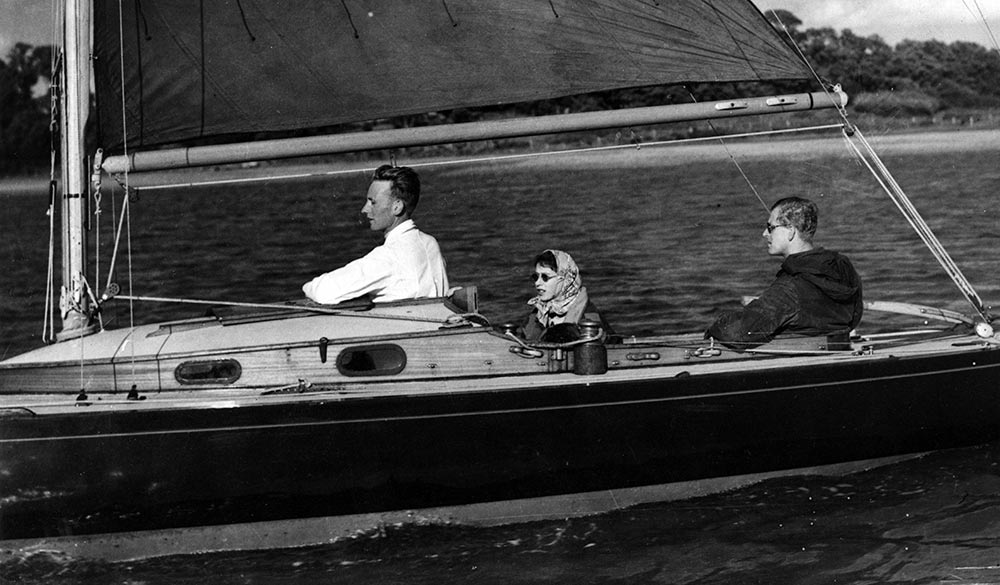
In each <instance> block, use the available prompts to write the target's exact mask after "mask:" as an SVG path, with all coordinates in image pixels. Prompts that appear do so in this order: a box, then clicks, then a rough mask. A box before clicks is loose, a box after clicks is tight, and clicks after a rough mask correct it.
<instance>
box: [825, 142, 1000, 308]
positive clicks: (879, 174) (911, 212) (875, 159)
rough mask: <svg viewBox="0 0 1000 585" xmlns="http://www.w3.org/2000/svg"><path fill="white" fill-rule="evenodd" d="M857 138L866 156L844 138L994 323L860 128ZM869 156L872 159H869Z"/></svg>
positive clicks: (972, 301)
mask: <svg viewBox="0 0 1000 585" xmlns="http://www.w3.org/2000/svg"><path fill="white" fill-rule="evenodd" d="M854 135H855V137H856V138H857V139H858V142H860V143H861V145H862V146H863V147H864V151H865V152H864V153H862V152H861V150H860V149H859V148H858V146H857V144H855V141H853V140H851V139H850V136H849V135H848V133H847V132H846V131H845V132H844V136H845V137H846V138H847V139H848V140H847V143H848V144H849V145H850V146H851V148H852V149H854V152H855V154H856V155H857V157H858V160H860V161H861V162H862V163H863V164H864V165H865V166H866V167H868V170H869V171H870V172H871V174H872V176H873V177H875V180H876V181H877V182H878V184H879V185H880V186H881V187H882V190H884V191H885V192H886V194H887V195H889V198H890V199H891V200H892V202H893V203H894V204H895V205H896V207H897V208H898V209H899V211H900V212H901V213H902V214H903V217H904V218H906V221H907V222H908V223H909V224H910V226H911V227H912V228H913V229H914V231H916V232H917V235H918V236H919V237H920V239H921V240H922V241H923V242H924V245H926V246H927V248H928V249H929V250H930V251H931V254H933V255H934V258H935V259H937V261H938V263H939V264H941V267H942V268H944V271H945V273H946V274H948V276H949V277H950V278H951V280H952V281H953V282H954V283H955V285H956V286H958V289H959V291H960V292H961V293H962V295H963V296H964V297H965V298H966V300H968V301H969V303H970V304H971V305H972V307H973V308H974V309H975V310H976V312H977V313H979V315H980V316H981V317H982V318H983V320H984V321H986V322H987V323H988V322H990V321H992V317H991V316H990V314H989V312H988V310H987V308H986V307H985V305H984V304H983V301H982V299H981V298H980V297H979V295H978V294H977V293H976V291H975V289H974V288H973V287H972V284H971V283H969V281H968V279H967V278H965V275H964V274H962V271H961V270H960V269H959V267H958V265H957V264H955V261H954V260H952V258H951V256H950V255H949V254H948V251H947V250H945V249H944V246H943V245H942V244H941V242H940V241H939V240H938V239H937V236H935V235H934V232H932V231H931V228H930V226H929V225H927V222H926V221H924V218H923V217H921V215H920V213H919V212H918V211H917V209H916V207H914V206H913V203H912V202H911V201H910V199H909V197H907V196H906V193H905V192H903V189H902V187H900V186H899V183H897V182H896V180H895V179H894V178H893V176H892V174H891V173H890V172H889V169H888V168H887V167H886V166H885V163H883V162H882V160H881V159H880V158H879V156H878V154H877V153H876V152H875V149H874V148H872V146H871V144H870V143H869V142H868V140H867V139H866V138H865V137H864V135H863V134H862V133H861V131H860V130H858V129H857V128H855V129H854ZM865 154H867V155H868V156H867V157H866V156H865ZM869 158H870V160H869Z"/></svg>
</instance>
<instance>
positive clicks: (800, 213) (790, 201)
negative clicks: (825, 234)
mask: <svg viewBox="0 0 1000 585" xmlns="http://www.w3.org/2000/svg"><path fill="white" fill-rule="evenodd" d="M775 209H777V210H778V216H777V220H778V222H780V224H783V225H790V226H792V227H794V228H795V229H797V230H798V231H799V233H800V234H802V239H803V240H805V241H807V242H811V241H812V238H813V236H814V235H816V225H817V224H818V223H819V211H818V210H817V208H816V204H815V203H813V202H812V201H809V200H808V199H803V198H801V197H785V198H784V199H779V200H777V201H776V202H775V203H774V205H772V206H771V211H774V210H775Z"/></svg>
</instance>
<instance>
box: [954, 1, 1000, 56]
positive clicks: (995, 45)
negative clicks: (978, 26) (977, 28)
mask: <svg viewBox="0 0 1000 585" xmlns="http://www.w3.org/2000/svg"><path fill="white" fill-rule="evenodd" d="M972 3H973V4H975V6H976V12H973V11H972V9H971V8H969V5H968V4H967V3H966V2H965V0H962V4H964V5H965V9H966V10H968V11H969V13H970V14H972V16H973V17H975V16H976V15H977V14H978V16H979V19H980V20H982V21H983V28H985V29H986V34H988V35H989V37H990V40H991V41H993V49H994V50H996V52H997V53H998V54H1000V43H998V42H997V37H996V35H995V34H993V28H992V27H991V26H990V22H989V20H987V19H986V15H985V14H983V9H982V7H981V6H979V0H972Z"/></svg>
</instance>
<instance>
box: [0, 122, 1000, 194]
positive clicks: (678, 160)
mask: <svg viewBox="0 0 1000 585" xmlns="http://www.w3.org/2000/svg"><path fill="white" fill-rule="evenodd" d="M865 136H866V138H868V140H869V142H871V143H872V145H873V146H874V147H875V149H876V150H877V151H878V152H879V154H880V155H883V156H897V155H906V154H917V153H927V152H962V151H969V150H998V151H1000V129H996V128H991V129H983V130H976V129H972V130H970V129H962V130H937V129H935V130H927V131H919V132H905V133H893V134H888V133H885V134H880V135H868V134H866V135H865ZM723 138H725V137H723ZM843 148H844V144H843V141H842V140H841V139H840V137H839V136H837V135H836V134H825V135H823V136H821V137H820V136H812V137H805V138H803V137H796V138H787V137H785V138H778V139H766V138H765V139H761V138H752V139H748V138H728V139H726V147H725V148H720V146H719V143H718V141H716V140H715V139H711V140H704V141H698V142H685V141H671V143H668V144H663V145H659V146H649V145H647V147H646V148H643V147H642V145H641V143H640V145H639V147H638V148H637V147H635V146H632V145H629V146H625V147H616V148H613V149H606V150H595V149H587V148H573V147H566V149H565V150H566V152H561V151H560V150H552V151H546V152H545V154H547V155H548V156H535V155H530V154H523V155H522V154H521V153H518V152H514V151H503V150H497V151H494V152H488V153H483V154H481V155H467V156H456V157H455V158H454V159H452V158H450V157H447V158H446V157H433V158H410V159H407V158H405V157H400V158H399V164H401V165H411V166H414V167H416V168H420V167H427V166H438V165H444V164H447V163H448V161H452V160H479V159H481V160H484V161H489V162H490V164H509V165H513V166H519V167H523V166H526V165H532V166H544V167H546V168H552V167H555V168H558V167H566V168H573V167H576V166H579V165H588V166H594V165H599V164H604V165H629V166H643V165H651V164H657V165H678V164H689V163H691V162H695V161H711V160H723V159H727V158H729V156H730V154H732V155H733V156H735V157H738V158H744V159H753V158H761V157H763V158H770V157H776V156H823V155H827V154H830V153H831V152H835V151H836V152H842V151H843ZM383 162H385V160H384V159H383V158H381V157H374V156H373V157H372V158H370V159H367V160H365V159H359V160H357V161H354V162H344V161H335V162H332V161H315V162H305V163H303V162H287V161H275V162H274V163H267V162H264V163H261V164H260V165H254V166H251V167H244V168H241V167H240V166H239V165H228V166H224V167H214V168H199V169H183V170H176V171H161V172H156V173H136V174H133V175H132V176H131V179H132V182H133V184H134V185H135V186H137V187H144V186H149V185H157V184H162V183H170V184H177V185H178V186H184V185H185V184H189V183H199V182H205V181H220V182H224V181H230V180H236V179H258V180H268V178H269V177H271V178H273V179H274V180H280V179H283V178H284V179H304V178H321V177H323V176H327V175H329V174H334V173H337V172H351V170H352V169H359V168H363V167H366V166H375V165H377V164H382V163H383ZM48 182H49V179H48V177H45V176H41V175H34V176H31V175H28V176H13V177H0V195H36V196H37V195H40V194H44V193H47V191H48Z"/></svg>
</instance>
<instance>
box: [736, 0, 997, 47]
mask: <svg viewBox="0 0 1000 585" xmlns="http://www.w3.org/2000/svg"><path fill="white" fill-rule="evenodd" d="M755 4H757V7H758V8H760V10H761V11H765V10H771V9H782V8H783V9H785V10H787V11H789V12H791V13H792V14H794V15H795V16H797V17H798V18H799V20H801V21H802V26H801V27H800V28H820V27H832V28H833V29H835V30H838V31H840V30H843V29H850V30H851V32H853V33H854V34H856V35H860V36H865V37H866V36H869V35H878V36H880V37H882V39H883V40H884V41H886V42H887V43H889V44H890V45H895V44H896V43H898V42H900V41H902V40H904V39H911V40H916V41H926V40H930V39H937V40H939V41H945V42H948V43H950V42H952V41H971V42H973V43H977V44H980V45H983V46H984V47H988V48H993V46H994V41H993V38H992V37H991V36H990V31H989V30H987V26H986V24H984V23H983V20H984V18H985V20H986V23H987V24H988V25H989V27H990V28H991V29H992V35H993V36H995V37H997V38H1000V0H755Z"/></svg>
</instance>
